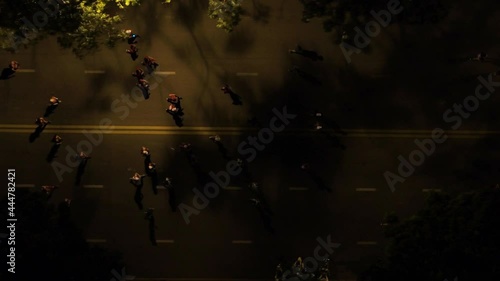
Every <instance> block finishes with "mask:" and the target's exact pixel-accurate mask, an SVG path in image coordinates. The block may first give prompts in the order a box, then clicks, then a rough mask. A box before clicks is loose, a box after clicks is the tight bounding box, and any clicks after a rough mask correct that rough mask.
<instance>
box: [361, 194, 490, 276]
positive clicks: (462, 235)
mask: <svg viewBox="0 0 500 281" xmlns="http://www.w3.org/2000/svg"><path fill="white" fill-rule="evenodd" d="M499 213H500V189H499V188H496V189H488V190H477V191H472V192H467V193H463V194H460V195H456V196H451V195H449V194H437V193H436V194H433V195H432V196H431V197H430V198H429V200H428V203H427V205H426V207H425V208H424V209H422V210H421V211H420V212H419V213H418V214H416V215H414V216H412V217H410V218H408V219H405V220H403V221H401V222H397V221H395V222H394V223H389V226H388V227H387V229H386V233H385V234H386V237H387V238H388V239H389V241H390V242H389V247H388V249H387V259H385V260H381V261H379V262H378V263H377V264H375V265H373V266H372V267H371V268H370V269H369V270H368V271H367V272H365V274H364V279H363V280H373V281H378V280H384V281H393V280H394V281H396V280H409V281H413V280H415V281H417V280H418V281H421V280H426V281H433V280H435V281H443V280H445V279H447V280H455V277H456V278H457V279H458V280H500V268H499V267H498V261H499V260H500V241H499V239H498V237H500V216H498V214H499Z"/></svg>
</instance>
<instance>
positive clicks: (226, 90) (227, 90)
mask: <svg viewBox="0 0 500 281" xmlns="http://www.w3.org/2000/svg"><path fill="white" fill-rule="evenodd" d="M220 90H221V91H222V92H223V93H224V94H234V92H233V90H232V89H231V87H229V85H228V84H224V85H222V87H221V88H220Z"/></svg>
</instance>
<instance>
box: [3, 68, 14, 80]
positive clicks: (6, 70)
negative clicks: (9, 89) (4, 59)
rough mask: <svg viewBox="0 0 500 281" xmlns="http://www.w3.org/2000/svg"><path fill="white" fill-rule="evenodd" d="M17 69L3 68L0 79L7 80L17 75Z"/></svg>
mask: <svg viewBox="0 0 500 281" xmlns="http://www.w3.org/2000/svg"><path fill="white" fill-rule="evenodd" d="M15 73H16V72H15V71H13V70H12V69H10V68H9V67H6V68H4V69H2V73H1V74H0V80H7V79H10V78H12V77H14V76H15Z"/></svg>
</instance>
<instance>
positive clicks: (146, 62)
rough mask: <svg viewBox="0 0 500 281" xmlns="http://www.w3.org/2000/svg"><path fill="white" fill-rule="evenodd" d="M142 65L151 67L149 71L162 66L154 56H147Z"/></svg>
mask: <svg viewBox="0 0 500 281" xmlns="http://www.w3.org/2000/svg"><path fill="white" fill-rule="evenodd" d="M142 65H144V66H146V67H147V68H148V69H149V72H150V73H151V72H152V71H155V70H156V68H157V67H158V66H160V65H159V64H158V63H157V62H156V60H155V59H154V58H153V57H150V56H145V57H144V59H143V61H142Z"/></svg>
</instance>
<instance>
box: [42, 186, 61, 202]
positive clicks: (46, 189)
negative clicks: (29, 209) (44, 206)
mask: <svg viewBox="0 0 500 281" xmlns="http://www.w3.org/2000/svg"><path fill="white" fill-rule="evenodd" d="M58 188H59V187H58V186H55V185H42V187H41V191H42V192H45V194H47V199H49V198H50V197H51V196H52V193H54V190H56V189H58Z"/></svg>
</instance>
